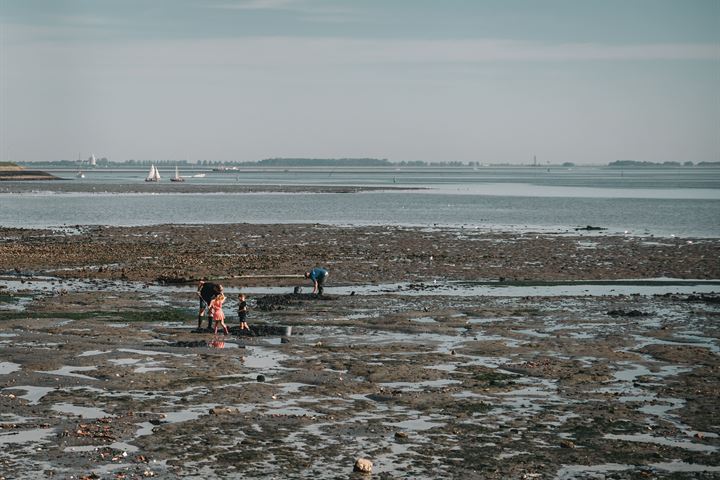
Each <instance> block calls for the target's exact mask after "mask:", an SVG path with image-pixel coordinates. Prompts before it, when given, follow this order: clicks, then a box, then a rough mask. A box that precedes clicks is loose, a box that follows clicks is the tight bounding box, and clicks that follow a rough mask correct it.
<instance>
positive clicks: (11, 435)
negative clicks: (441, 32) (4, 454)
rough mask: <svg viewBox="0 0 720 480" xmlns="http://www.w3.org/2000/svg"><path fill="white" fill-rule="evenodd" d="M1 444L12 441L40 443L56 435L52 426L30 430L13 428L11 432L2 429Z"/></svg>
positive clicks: (0, 434)
mask: <svg viewBox="0 0 720 480" xmlns="http://www.w3.org/2000/svg"><path fill="white" fill-rule="evenodd" d="M0 432H2V433H0V445H7V444H10V443H38V442H43V441H45V440H47V439H48V437H53V436H55V430H54V429H52V428H31V429H29V430H19V429H12V430H10V431H9V432H7V433H5V431H4V430H3V431H0Z"/></svg>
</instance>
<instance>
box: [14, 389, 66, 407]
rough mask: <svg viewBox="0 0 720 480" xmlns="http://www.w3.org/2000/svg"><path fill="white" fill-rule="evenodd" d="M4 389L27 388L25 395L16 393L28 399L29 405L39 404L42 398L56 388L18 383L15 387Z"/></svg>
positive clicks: (19, 396)
mask: <svg viewBox="0 0 720 480" xmlns="http://www.w3.org/2000/svg"><path fill="white" fill-rule="evenodd" d="M4 390H25V391H26V392H27V393H26V394H25V395H16V396H17V398H22V399H24V400H27V401H28V405H37V404H38V403H39V402H40V399H41V398H43V397H44V396H45V395H47V394H48V393H50V392H52V391H53V390H55V388H53V387H34V386H31V385H17V386H13V387H7V388H5V389H4Z"/></svg>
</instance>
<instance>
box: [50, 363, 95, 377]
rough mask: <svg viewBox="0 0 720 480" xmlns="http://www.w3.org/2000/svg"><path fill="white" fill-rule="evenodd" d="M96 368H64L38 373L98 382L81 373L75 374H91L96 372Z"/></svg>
mask: <svg viewBox="0 0 720 480" xmlns="http://www.w3.org/2000/svg"><path fill="white" fill-rule="evenodd" d="M95 369H96V367H67V366H66V367H62V368H58V369H57V370H52V371H49V372H43V371H40V370H37V373H45V374H48V375H59V376H61V377H75V378H84V379H86V380H96V379H95V378H93V377H88V376H87V375H82V374H80V373H74V372H89V371H91V370H95Z"/></svg>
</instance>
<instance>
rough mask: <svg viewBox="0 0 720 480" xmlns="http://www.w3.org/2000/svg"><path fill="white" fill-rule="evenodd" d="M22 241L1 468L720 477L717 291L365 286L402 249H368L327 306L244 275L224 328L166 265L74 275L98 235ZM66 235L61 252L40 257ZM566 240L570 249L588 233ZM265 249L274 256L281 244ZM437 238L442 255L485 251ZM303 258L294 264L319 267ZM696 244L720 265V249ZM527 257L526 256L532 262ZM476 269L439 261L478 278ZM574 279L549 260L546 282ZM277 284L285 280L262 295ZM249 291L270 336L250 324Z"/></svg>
mask: <svg viewBox="0 0 720 480" xmlns="http://www.w3.org/2000/svg"><path fill="white" fill-rule="evenodd" d="M168 228H169V227H168ZM272 228H279V227H272ZM287 228H288V229H290V230H292V228H293V227H287ZM304 228H309V227H303V229H304ZM102 230H103V231H104V230H105V229H102ZM372 230H373V229H371V231H372ZM134 232H136V231H135V230H134V229H119V230H115V232H114V233H113V235H111V236H110V237H111V238H112V241H111V240H107V244H115V243H116V242H119V243H122V241H120V240H119V239H120V238H126V239H128V240H126V241H128V242H131V243H132V240H129V239H132V238H134V237H133V235H134ZM294 233H296V234H298V231H294ZM436 233H438V234H442V235H448V237H447V238H452V235H451V234H450V233H448V232H436ZM3 234H4V235H5V237H4V238H5V239H6V240H5V241H4V243H3V244H2V246H0V252H1V253H0V254H1V255H5V257H0V258H4V260H3V263H2V264H0V265H2V267H3V268H4V270H5V272H6V277H5V278H13V280H12V281H10V280H6V281H4V282H2V281H0V284H3V286H4V287H5V288H3V289H2V290H0V444H1V445H2V449H0V476H2V477H3V478H8V479H9V478H31V479H32V478H38V479H39V478H71V477H74V478H108V479H109V478H113V479H114V478H150V477H153V478H215V477H220V478H223V477H225V478H338V479H340V478H343V479H346V478H358V479H360V478H380V479H390V478H393V479H394V478H408V479H410V478H412V479H435V478H457V479H485V478H489V479H507V478H510V479H528V478H549V479H550V478H558V479H570V478H615V479H636V478H637V479H639V478H683V479H684V478H687V479H690V478H718V476H720V453H719V451H718V449H720V437H719V435H720V431H719V430H720V428H719V427H718V424H717V419H718V418H720V412H719V411H718V410H719V409H718V406H717V397H718V394H719V393H720V392H718V386H720V381H719V380H720V379H719V378H718V376H719V375H720V368H719V367H720V363H719V362H718V354H719V353H720V344H719V343H718V336H719V334H720V331H719V329H718V318H719V316H720V306H719V305H718V298H719V297H720V296H719V295H718V294H717V293H704V294H663V295H632V294H615V295H598V296H591V295H577V296H572V295H570V296H562V297H559V296H549V295H544V296H543V295H539V296H527V295H523V296H509V297H508V296H492V295H453V294H452V292H449V293H447V294H433V295H424V294H423V289H422V288H420V290H419V294H418V291H413V292H407V291H382V292H374V293H373V294H365V293H363V292H365V291H366V290H364V286H366V285H368V284H372V283H373V282H372V281H371V280H372V278H376V276H372V275H369V273H368V275H366V274H365V273H363V272H364V269H363V268H364V267H362V263H363V262H365V261H369V262H376V263H378V264H381V263H382V261H383V260H382V255H381V256H380V258H377V259H375V258H372V257H371V256H363V257H362V259H360V257H358V260H357V261H356V265H355V266H356V267H357V268H355V269H354V270H352V271H350V272H341V271H337V269H336V268H332V267H330V270H331V279H332V282H329V283H328V285H326V292H325V293H324V294H323V295H320V296H317V295H312V294H309V293H293V292H294V291H295V287H296V286H298V285H303V286H307V285H306V284H305V283H304V282H306V281H305V280H304V279H301V278H299V279H297V280H294V279H292V278H287V277H285V278H282V277H281V278H278V279H271V280H268V279H266V278H260V279H256V280H250V281H248V280H249V279H244V280H243V281H242V282H240V284H236V285H232V284H228V285H229V287H228V289H229V290H230V291H231V292H232V293H231V294H230V300H229V302H228V304H227V308H226V314H227V316H228V319H227V323H228V325H229V326H231V327H232V328H231V334H230V335H227V336H224V335H220V336H219V337H217V338H216V337H215V336H214V335H213V334H212V333H211V332H207V331H197V330H195V329H196V326H197V319H196V313H197V297H196V296H195V286H194V284H173V285H168V284H164V283H159V282H155V281H153V280H152V279H153V278H157V277H158V276H159V275H160V274H161V273H164V270H163V268H162V266H161V265H160V264H159V263H155V264H153V263H152V262H149V264H148V265H145V267H143V268H142V269H138V270H135V267H134V266H132V265H127V266H125V267H124V268H126V276H127V277H132V276H134V275H137V276H138V278H136V279H135V280H137V281H130V280H124V279H121V278H116V277H115V275H116V274H117V273H118V272H119V270H118V269H117V268H109V270H106V271H104V272H99V271H98V270H97V269H96V268H92V269H91V268H90V267H88V266H85V267H84V268H86V271H87V272H91V273H90V274H86V273H83V272H82V268H75V265H74V261H75V260H74V255H75V254H74V253H73V252H74V248H76V247H74V246H72V244H73V243H74V242H75V241H76V240H79V239H80V238H82V237H83V236H84V235H90V238H93V236H94V235H98V232H97V231H95V230H93V231H91V232H90V233H89V234H88V233H87V232H86V233H75V234H73V235H72V236H71V235H65V234H62V235H58V236H57V237H55V236H53V235H51V234H50V233H49V232H46V231H38V232H31V231H14V232H8V231H4V232H3ZM106 234H107V232H106V233H103V234H102V235H106ZM361 234H362V235H368V236H371V234H370V233H368V232H366V231H365V230H362V229H361V230H360V231H356V232H355V236H356V237H357V236H359V235H361ZM434 234H435V233H433V234H432V235H434ZM453 234H457V232H454V233H453ZM13 235H14V236H16V237H21V238H22V239H23V240H22V241H18V242H10V241H9V240H7V239H8V238H9V236H13ZM388 236H390V235H388ZM76 237H77V239H76ZM59 239H60V240H59ZM71 239H72V240H71ZM66 240H67V242H68V244H67V248H66V249H64V250H62V252H63V253H62V254H60V253H58V255H57V256H58V258H50V257H42V258H41V256H40V253H36V252H40V251H41V250H42V246H43V245H53V244H54V242H55V241H61V244H62V242H64V241H66ZM96 240H97V239H96ZM606 240H607V244H608V245H614V244H616V243H617V244H618V245H625V243H624V242H627V241H628V240H627V239H624V238H607V239H605V238H603V239H601V240H598V242H599V243H603V242H605V241H606ZM295 241H298V238H297V236H295V237H293V240H292V242H295ZM396 241H399V240H391V239H389V238H388V239H387V242H388V243H389V244H392V246H383V247H379V246H375V247H373V248H377V249H379V250H378V251H380V250H382V249H383V248H388V249H392V248H397V245H396V244H395V242H396ZM465 241H466V242H470V243H472V242H476V241H478V239H477V238H470V239H466V240H465ZM516 241H519V240H518V239H517V238H515V239H513V238H510V237H508V239H507V243H508V244H512V243H513V242H516ZM548 241H550V240H548ZM552 241H558V247H557V248H558V249H559V250H562V247H563V245H565V246H566V247H567V245H572V244H573V242H577V239H572V238H553V239H552ZM103 242H104V241H103ZM288 242H291V240H289V239H288ZM566 242H567V243H566ZM139 243H140V244H142V243H143V241H140V242H139ZM267 243H268V244H267V245H266V248H267V249H268V250H267V252H266V254H268V255H269V253H270V252H271V251H276V250H275V249H276V248H279V247H278V245H273V246H270V245H269V244H270V243H277V242H275V241H274V239H273V241H270V240H268V241H267ZM501 243H502V242H501ZM696 244H700V245H702V242H700V241H698V242H694V243H693V245H696ZM17 245H20V246H22V247H23V248H24V249H26V250H24V251H25V252H26V256H25V257H23V258H22V259H19V260H18V263H17V265H18V270H19V271H20V272H19V273H18V272H15V274H13V273H12V272H13V271H14V268H15V267H14V264H13V263H9V262H8V260H7V259H8V258H9V257H8V256H7V255H8V252H7V250H8V249H9V248H16V247H17ZM439 245H440V248H439V250H437V251H435V252H434V255H433V257H434V259H437V258H447V256H452V255H454V252H453V251H452V250H453V249H454V248H456V247H458V245H460V246H462V245H465V246H467V244H464V243H463V244H455V243H453V242H448V243H443V242H439ZM684 245H685V244H683V245H681V246H680V247H677V246H676V248H674V249H673V250H672V251H670V250H668V252H667V255H668V261H667V269H668V271H671V270H672V268H675V267H673V265H675V266H677V268H680V266H681V265H684V266H683V267H682V268H687V269H689V270H688V272H689V273H688V276H689V278H707V279H714V278H717V275H715V273H714V272H713V268H716V266H709V267H708V268H707V269H706V270H704V271H700V270H697V271H693V270H692V268H693V267H692V266H693V265H695V263H694V262H693V261H691V260H690V259H684V258H683V256H684V255H686V254H688V252H689V250H684V248H685V247H684ZM293 247H295V248H293ZM123 248H125V247H122V248H121V247H118V249H119V250H118V251H123ZM142 248H144V247H141V246H138V251H142ZM176 248H180V249H182V247H178V246H170V247H166V250H169V251H174V250H175V249H176ZM286 248H287V251H288V252H291V253H290V254H289V257H288V258H285V257H283V256H279V257H278V258H277V259H276V260H275V261H276V262H277V267H276V268H277V271H278V272H282V273H285V272H287V267H288V266H289V265H291V264H293V262H294V261H298V263H297V265H296V266H302V267H304V266H305V265H307V264H308V263H314V262H312V260H311V257H304V256H303V255H304V254H303V253H298V248H297V246H294V245H290V244H288V245H286ZM346 248H349V247H348V246H347V245H341V244H338V246H337V250H336V251H325V254H327V255H328V256H329V257H332V255H335V254H336V255H338V258H341V256H342V252H344V251H345V250H346ZM469 248H470V250H471V249H472V248H471V247H469ZM568 248H569V247H568ZM608 248H610V247H608ZM633 248H637V249H638V250H641V247H633ZM373 251H375V250H373ZM621 251H622V249H621ZM693 252H695V253H696V254H707V255H712V254H714V255H716V256H717V244H716V243H714V241H707V244H705V246H703V247H702V250H698V251H695V250H693ZM701 252H702V253H701ZM656 253H657V252H656ZM65 254H67V256H64V255H65ZM175 254H177V252H176V253H175ZM88 255H89V256H93V255H97V254H96V253H88ZM386 255H391V253H387V254H386ZM394 255H395V256H398V257H399V256H402V255H407V252H405V253H404V251H395V252H394ZM472 255H473V254H472V253H470V255H469V258H470V259H472V258H473V256H472ZM602 255H605V254H602ZM620 257H622V256H620ZM122 258H123V257H122V255H118V257H117V258H116V259H115V262H116V263H118V268H123V265H124V264H123V260H122ZM523 258H524V257H522V256H521V254H518V256H517V257H512V258H510V259H508V261H509V264H510V265H514V264H518V270H519V271H520V270H522V268H520V265H522V263H523V262H524V260H522V259H523ZM602 258H605V257H604V256H603V257H602ZM613 258H614V257H613ZM706 258H707V257H706ZM291 260H292V262H291ZM300 260H302V261H301V262H300ZM596 260H599V259H598V258H596ZM268 261H269V260H268ZM338 261H340V260H338ZM344 261H348V260H344ZM433 261H434V260H433ZM586 261H587V262H590V260H586ZM617 261H618V262H619V261H620V260H617ZM23 262H24V263H23ZM51 263H52V264H53V265H50V264H51ZM418 263H419V262H410V263H409V265H407V266H406V267H405V269H404V270H403V271H401V272H398V271H397V270H396V269H392V268H390V266H388V265H386V266H385V267H384V268H386V269H387V270H386V271H388V272H391V271H392V272H393V273H392V274H389V277H390V278H388V279H387V280H393V281H399V282H402V281H404V282H408V284H411V283H413V282H416V281H417V280H418V279H421V278H422V282H428V281H429V282H432V278H430V279H428V278H427V277H425V275H427V273H428V272H427V271H425V266H423V265H419V264H418ZM651 263H652V262H648V264H651ZM323 264H324V265H327V263H326V262H323ZM153 265H154V266H153ZM466 266H467V264H461V263H458V264H456V266H455V267H454V269H450V268H449V267H448V269H447V270H442V269H441V270H439V271H441V272H444V273H443V275H445V278H450V279H454V280H466V279H470V278H471V276H470V275H469V274H468V273H467V272H466V271H465V267H466ZM187 268H188V272H190V269H189V267H187ZM108 271H109V272H110V273H108ZM130 272H135V273H133V274H131V275H128V273H130ZM138 272H143V273H142V275H140V274H139V273H138ZM553 272H554V273H553ZM597 272H598V271H597V270H596V271H595V273H597ZM376 273H377V272H376ZM586 273H587V272H586ZM647 273H648V274H647V275H646V276H645V278H651V277H654V276H655V275H656V274H657V272H654V271H652V270H651V271H650V272H647ZM677 273H678V272H674V274H673V275H667V276H676V275H677ZM573 275H575V276H577V277H578V278H579V277H580V273H578V272H574V273H573ZM188 276H192V275H188ZM564 278H565V274H564V273H563V272H562V271H555V270H553V269H552V268H550V269H548V271H547V279H548V281H552V280H562V279H564ZM611 278H612V277H611ZM623 278H627V277H623ZM19 279H22V282H20V281H19ZM74 279H80V280H82V281H83V282H85V283H83V288H82V289H80V288H75V287H76V284H74V283H72V281H73V280H74ZM338 279H340V280H338ZM472 279H473V280H478V279H479V276H478V277H473V278H472ZM584 279H591V277H590V276H589V275H588V276H585V277H584ZM596 279H597V280H608V276H603V275H597V277H596ZM536 280H539V278H538V279H536ZM333 282H337V283H333ZM268 283H269V284H271V285H275V286H276V287H278V288H279V289H280V290H286V292H285V293H254V292H255V291H262V287H263V286H264V285H267V284H268ZM340 284H344V285H345V287H347V288H345V289H340V288H337V289H336V291H335V292H333V287H334V286H335V285H340ZM416 285H417V284H416ZM629 288H631V287H629ZM668 289H669V290H672V286H668ZM240 290H242V291H244V292H246V293H248V295H249V303H250V315H249V316H248V322H249V324H250V326H251V327H253V328H254V335H239V333H240V332H239V331H238V330H237V326H238V323H237V318H236V317H235V316H234V315H233V308H234V305H235V303H234V301H235V298H234V297H233V294H234V293H235V292H236V291H240ZM305 290H309V289H305ZM415 290H417V287H416V288H415ZM410 293H412V294H410ZM214 341H216V342H218V343H215V344H214V345H215V346H213V342H214ZM217 345H222V347H223V348H217ZM358 458H367V459H370V460H371V461H372V462H373V471H372V474H371V476H370V477H368V476H367V475H365V474H362V473H359V472H353V466H354V464H355V461H356V460H357V459H358Z"/></svg>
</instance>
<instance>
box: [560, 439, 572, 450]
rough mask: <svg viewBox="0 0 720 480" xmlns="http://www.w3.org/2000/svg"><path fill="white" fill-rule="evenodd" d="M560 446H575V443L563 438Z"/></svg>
mask: <svg viewBox="0 0 720 480" xmlns="http://www.w3.org/2000/svg"><path fill="white" fill-rule="evenodd" d="M560 446H561V447H562V448H575V444H574V443H573V442H571V441H570V440H562V441H561V442H560Z"/></svg>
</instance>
